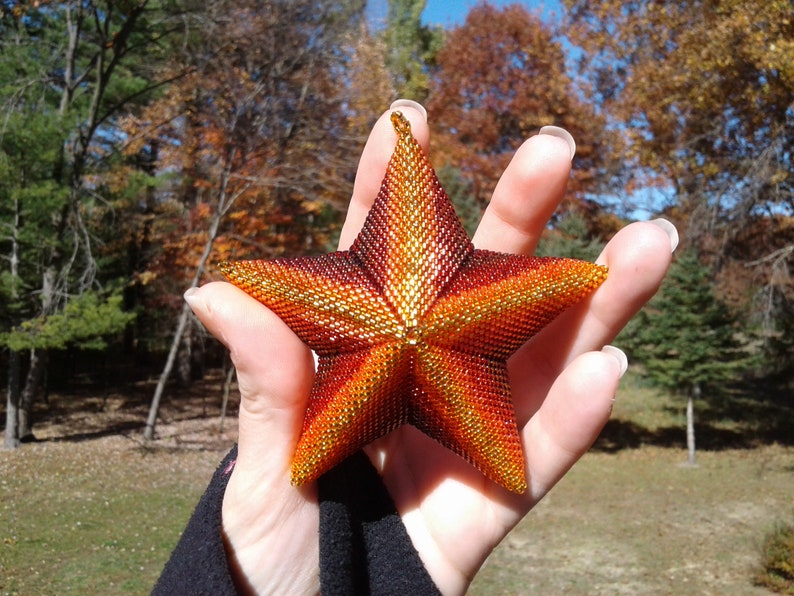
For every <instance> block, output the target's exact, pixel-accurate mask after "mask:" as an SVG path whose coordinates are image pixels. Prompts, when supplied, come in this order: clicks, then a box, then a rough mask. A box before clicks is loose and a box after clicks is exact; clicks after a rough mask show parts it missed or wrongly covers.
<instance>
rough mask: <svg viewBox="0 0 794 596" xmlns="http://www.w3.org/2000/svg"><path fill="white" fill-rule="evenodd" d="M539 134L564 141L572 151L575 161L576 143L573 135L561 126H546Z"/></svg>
mask: <svg viewBox="0 0 794 596" xmlns="http://www.w3.org/2000/svg"><path fill="white" fill-rule="evenodd" d="M538 134H540V135H549V136H550V137H557V138H558V139H562V140H563V141H565V142H566V143H568V147H569V148H570V150H571V159H573V157H574V155H576V141H574V139H573V135H572V134H571V133H569V132H568V131H567V130H565V129H564V128H560V127H559V126H544V127H543V128H541V129H540V131H539V132H538Z"/></svg>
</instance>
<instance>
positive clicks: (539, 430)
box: [188, 104, 671, 593]
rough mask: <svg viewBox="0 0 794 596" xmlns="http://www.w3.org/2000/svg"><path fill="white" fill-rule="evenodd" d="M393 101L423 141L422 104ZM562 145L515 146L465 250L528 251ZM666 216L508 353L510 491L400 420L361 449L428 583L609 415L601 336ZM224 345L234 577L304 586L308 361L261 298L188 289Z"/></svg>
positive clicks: (652, 284) (625, 304) (538, 487)
mask: <svg viewBox="0 0 794 596" xmlns="http://www.w3.org/2000/svg"><path fill="white" fill-rule="evenodd" d="M400 110H401V111H402V112H403V113H404V115H405V116H406V117H407V118H408V119H409V120H410V121H411V125H412V132H413V134H414V136H415V137H416V138H417V140H419V142H420V143H421V144H422V145H424V146H425V147H426V146H427V140H428V127H427V123H426V121H425V117H424V113H423V111H422V110H421V108H418V107H412V106H411V105H410V104H402V105H400ZM388 113H389V112H387V114H386V115H385V117H381V118H380V120H379V121H378V123H377V124H376V126H375V128H374V130H373V133H372V135H371V137H370V140H369V141H368V143H367V146H366V148H365V150H364V153H363V155H362V159H361V163H360V165H359V171H358V176H357V178H356V185H355V188H354V192H353V198H352V201H351V205H350V209H349V212H348V217H347V221H346V223H345V227H344V229H343V232H342V236H341V240H340V248H342V249H344V248H347V247H348V246H349V245H350V244H351V243H352V241H353V239H354V238H355V236H356V234H357V233H358V230H359V229H360V228H361V225H362V224H363V221H364V218H365V217H366V214H367V212H368V210H369V208H370V206H371V204H372V201H373V199H374V197H375V196H376V195H377V192H378V189H379V188H380V183H381V180H382V177H383V172H384V171H385V169H386V163H387V162H388V160H389V158H390V156H391V152H392V150H393V148H394V141H395V137H394V132H393V130H392V127H391V124H390V122H389V119H388ZM570 159H571V146H570V145H569V144H568V143H567V142H566V141H564V140H563V139H561V138H559V137H558V136H554V135H549V134H541V135H538V136H536V137H533V138H532V139H530V140H529V141H527V142H526V143H525V144H524V145H523V146H522V147H521V148H520V149H519V151H518V152H517V154H516V156H515V158H514V159H513V161H512V163H511V164H510V166H509V167H508V169H507V170H506V171H505V174H504V176H503V177H502V179H501V181H500V183H499V185H498V186H497V188H496V190H495V192H494V196H493V199H492V201H491V203H490V205H489V208H488V210H487V212H486V214H485V216H484V217H483V221H482V222H481V224H480V227H479V229H478V231H477V234H476V235H475V238H474V243H475V245H476V246H477V248H485V249H490V250H496V251H501V252H512V253H521V254H528V253H531V252H532V251H533V250H534V248H535V245H536V244H537V240H538V238H539V236H540V234H541V232H542V230H543V228H544V226H545V224H546V221H547V220H548V218H549V217H550V215H551V213H552V212H553V211H554V209H555V208H556V206H557V204H558V203H559V201H560V200H561V199H562V196H563V194H564V191H565V187H566V184H567V179H568V176H569V172H570ZM666 229H668V228H666V226H664V225H653V224H648V223H645V224H641V223H640V224H632V225H630V226H628V227H627V228H625V229H624V230H622V231H621V232H620V233H618V234H617V235H616V236H615V238H613V239H612V241H611V242H610V243H609V244H608V245H607V247H606V249H605V250H604V253H603V254H602V255H601V257H599V262H600V263H602V264H606V265H608V266H609V277H608V279H607V280H606V282H605V283H604V284H603V285H602V287H601V288H599V289H598V290H597V291H596V293H595V294H594V295H593V296H592V298H591V299H590V300H587V301H585V302H582V303H580V304H578V305H577V306H575V307H573V308H571V309H570V310H568V311H566V312H565V313H564V314H563V315H562V316H560V317H559V318H558V319H557V320H555V321H554V322H553V323H552V324H551V325H549V326H548V327H547V328H546V329H544V330H543V331H542V332H541V333H540V334H538V335H537V336H536V337H535V338H533V339H532V341H530V342H529V343H528V344H526V345H525V346H524V347H523V348H522V349H521V350H519V352H517V353H516V354H515V355H514V356H513V357H512V358H511V360H510V362H509V369H510V378H511V385H512V391H513V399H514V404H515V409H516V414H517V419H518V426H519V429H520V432H521V438H522V441H523V446H524V451H525V454H526V458H527V478H528V482H529V490H528V491H527V493H526V494H524V495H515V494H512V493H509V492H507V491H506V490H505V489H503V488H501V487H499V486H497V485H496V484H493V483H492V482H490V481H489V480H487V479H485V477H483V476H482V474H481V473H480V472H479V471H477V470H476V469H475V468H474V467H472V466H471V465H470V464H468V463H467V462H465V461H464V460H462V459H461V458H460V457H458V456H457V455H455V454H453V453H452V452H450V451H448V450H447V449H445V448H443V447H442V446H440V445H439V444H437V443H435V442H434V441H432V440H430V439H429V438H428V437H426V436H425V435H423V434H422V433H420V432H419V431H417V430H416V429H414V428H413V427H410V426H405V427H401V428H400V429H398V430H397V431H395V432H393V433H391V434H390V435H388V436H387V437H384V438H383V439H381V440H379V441H376V442H375V443H373V444H372V445H370V446H369V447H368V448H367V452H368V453H369V454H370V457H371V459H372V461H373V463H374V464H375V465H376V467H377V469H378V470H379V472H380V473H381V475H382V476H383V479H384V482H385V484H386V486H387V488H388V489H389V492H390V493H391V495H392V497H393V499H394V501H395V504H396V506H397V509H398V511H399V512H400V514H401V516H402V519H403V522H404V524H405V526H406V528H407V530H408V533H409V535H410V536H411V539H412V541H413V543H414V545H415V547H416V548H417V550H418V552H419V555H420V557H421V558H422V560H423V562H424V563H425V566H426V568H427V570H428V572H429V573H430V575H431V577H432V578H433V580H434V581H435V582H436V584H437V585H438V587H439V589H441V591H442V592H444V593H462V592H463V591H465V589H466V587H467V586H468V583H469V582H470V580H471V578H472V577H473V576H474V574H475V573H476V571H477V570H478V569H479V567H480V566H481V565H482V562H483V561H484V560H485V557H487V555H488V553H489V552H490V551H491V550H492V549H493V547H494V546H495V545H496V544H498V542H499V541H500V540H501V539H502V538H503V537H504V536H505V534H506V533H507V532H508V531H509V530H510V528H512V527H513V526H514V525H515V524H516V523H517V522H518V521H519V520H520V519H521V518H522V517H523V516H524V515H525V514H526V512H527V511H529V510H530V509H531V508H532V507H533V506H534V505H535V504H536V503H537V502H538V501H539V500H540V498H541V497H542V496H543V495H544V494H545V493H546V492H548V490H549V489H550V488H551V487H552V486H553V485H554V484H555V483H556V482H557V481H558V480H559V479H560V478H561V477H562V475H563V474H564V473H565V472H566V471H567V470H568V469H569V468H570V467H571V465H573V463H574V462H575V461H576V460H577V459H578V458H579V457H580V456H581V455H582V453H584V452H585V451H586V450H587V449H588V448H589V446H590V445H591V444H592V442H593V441H594V440H595V438H596V436H597V435H598V433H599V432H600V430H601V428H602V427H603V425H604V423H605V422H606V420H607V418H608V416H609V412H610V409H611V403H612V399H613V397H614V394H615V390H616V388H617V383H618V380H619V378H620V376H621V374H622V372H623V370H624V369H625V357H624V356H623V355H622V353H621V352H619V351H617V350H615V349H612V348H606V349H604V350H602V347H603V346H604V345H605V344H606V343H608V342H609V341H611V339H612V338H613V337H614V336H615V335H616V334H617V332H618V331H619V330H620V329H621V328H622V326H623V325H624V324H625V323H626V322H627V321H628V319H629V318H630V317H631V316H632V315H633V314H634V313H635V312H636V311H637V310H638V309H639V308H640V307H641V306H642V304H644V302H645V301H646V300H647V299H649V298H650V296H651V295H653V293H654V292H655V291H656V288H657V287H658V285H659V283H660V282H661V279H662V278H663V276H664V273H665V271H666V269H667V266H668V265H669V261H670V253H671V250H670V248H671V239H670V237H669V236H668V235H667V234H666V233H665V230H666ZM188 300H189V302H190V304H191V306H192V307H193V309H194V312H196V315H197V316H198V317H199V318H200V319H201V320H202V322H203V323H204V324H205V325H206V326H207V328H208V329H209V330H210V331H211V332H212V333H213V334H214V335H216V337H218V338H219V339H220V340H221V341H223V342H224V343H225V344H226V345H227V346H228V347H229V349H230V351H231V354H232V358H233V361H234V363H235V366H236V368H237V373H238V382H239V386H240V392H241V395H242V402H241V406H240V420H239V424H240V432H239V451H238V460H237V464H236V467H235V470H234V472H233V473H232V476H231V479H230V481H229V485H228V487H227V490H226V495H225V497H224V508H223V524H224V533H225V536H226V540H227V546H228V551H229V554H230V561H231V563H232V565H234V566H236V567H237V569H236V571H237V576H238V579H239V578H244V580H245V582H247V583H248V585H249V587H251V588H253V589H254V590H255V591H257V592H273V591H289V592H291V593H292V592H295V593H299V592H316V591H317V589H318V550H317V549H318V546H317V531H318V510H317V507H318V506H317V496H316V488H315V486H314V485H313V484H310V485H307V486H305V487H300V488H296V487H293V486H292V485H290V483H289V468H290V463H291V458H292V453H293V451H294V448H295V445H296V443H297V439H298V436H299V434H300V429H301V424H302V420H303V414H304V411H305V409H306V403H307V399H308V394H309V389H310V387H311V383H312V380H313V363H312V360H311V356H310V353H309V351H308V349H307V348H306V347H305V346H304V345H303V344H302V343H301V342H300V341H299V340H298V338H297V337H296V336H295V335H294V334H293V333H292V332H291V331H290V330H289V329H288V328H287V327H286V325H284V324H283V323H282V322H281V321H280V320H279V319H278V318H277V317H276V316H275V315H273V314H272V313H271V312H270V311H269V310H268V309H267V308H265V307H264V306H262V305H261V304H259V303H258V302H257V301H256V300H254V299H253V298H251V297H249V296H248V295H247V294H245V293H243V292H242V291H240V290H238V289H237V288H235V287H233V286H231V285H230V284H225V283H215V284H208V285H206V286H204V287H202V288H201V289H199V290H196V291H194V292H193V293H192V294H191V295H190V297H189V298H188Z"/></svg>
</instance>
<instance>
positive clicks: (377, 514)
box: [319, 451, 440, 596]
mask: <svg viewBox="0 0 794 596" xmlns="http://www.w3.org/2000/svg"><path fill="white" fill-rule="evenodd" d="M319 489H320V591H321V593H322V594H323V595H327V596H336V595H340V596H341V595H345V594H378V595H381V594H382V595H387V594H395V595H398V594H399V595H403V594H411V595H413V596H424V595H425V594H440V592H439V591H438V589H437V588H436V586H435V584H434V583H433V580H432V579H431V578H430V575H429V574H428V573H427V570H426V569H425V568H424V565H423V564H422V561H421V560H420V559H419V554H418V553H417V552H416V549H415V548H414V545H413V543H412V542H411V539H410V537H409V536H408V532H407V531H406V530H405V526H404V525H403V523H402V520H401V519H400V516H399V515H398V514H397V510H396V508H395V507H394V502H393V501H392V499H391V497H390V496H389V493H388V492H387V491H386V487H385V486H384V484H383V481H382V480H381V478H380V476H379V475H378V472H377V471H376V470H375V468H374V467H373V466H372V464H371V463H370V461H369V458H368V457H367V456H366V455H365V454H364V452H362V451H360V452H358V453H356V454H355V455H353V456H352V457H350V458H348V459H347V460H346V461H344V462H342V463H341V464H340V465H338V466H337V467H336V468H334V469H333V470H331V471H330V472H328V473H327V474H325V475H324V476H322V477H321V478H320V481H319Z"/></svg>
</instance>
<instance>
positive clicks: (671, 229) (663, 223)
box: [648, 217, 678, 252]
mask: <svg viewBox="0 0 794 596" xmlns="http://www.w3.org/2000/svg"><path fill="white" fill-rule="evenodd" d="M648 223H652V224H653V225H655V226H657V227H659V228H661V229H662V230H664V233H665V234H667V237H668V238H670V252H673V251H674V250H675V249H676V247H677V246H678V230H676V229H675V226H674V225H673V224H671V223H670V222H669V221H667V220H666V219H663V218H661V217H660V218H658V219H652V220H651V221H649V222H648Z"/></svg>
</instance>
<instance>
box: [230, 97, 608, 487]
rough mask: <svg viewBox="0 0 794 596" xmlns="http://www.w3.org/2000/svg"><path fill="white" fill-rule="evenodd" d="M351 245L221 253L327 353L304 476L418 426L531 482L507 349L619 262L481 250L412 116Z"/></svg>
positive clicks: (302, 445)
mask: <svg viewBox="0 0 794 596" xmlns="http://www.w3.org/2000/svg"><path fill="white" fill-rule="evenodd" d="M391 121H392V125H393V127H394V130H395V132H396V133H397V137H398V140H397V145H396V148H395V150H394V153H393V155H392V158H391V160H390V161H389V165H388V167H387V171H386V175H385V177H384V180H383V184H382V185H381V190H380V192H379V194H378V196H377V197H376V199H375V202H374V204H373V206H372V209H371V210H370V212H369V214H368V216H367V218H366V220H365V223H364V226H363V227H362V230H361V232H360V233H359V235H358V237H357V238H356V240H355V241H354V243H353V245H352V246H351V248H350V249H349V250H347V251H338V252H335V253H331V254H328V255H324V256H321V257H302V258H293V259H273V260H269V261H261V260H259V261H236V262H227V263H222V264H220V265H219V268H220V270H221V271H222V272H223V273H224V275H225V276H226V277H227V278H228V279H229V280H230V281H231V282H232V283H234V284H235V285H237V286H238V287H240V288H242V289H243V290H244V291H246V292H247V293H249V294H251V295H252V296H254V297H255V298H256V299H257V300H259V301H260V302H261V303H263V304H264V305H265V306H267V307H268V308H270V309H271V310H272V311H273V312H275V313H276V314H277V315H278V316H279V317H280V318H282V320H284V322H285V323H287V325H289V327H290V328H291V329H292V330H293V331H294V332H295V333H296V335H298V337H300V338H301V340H303V341H304V343H306V344H307V345H308V346H309V347H310V348H312V349H313V350H314V351H315V352H316V353H317V355H318V369H317V374H316V377H315V382H314V385H313V387H312V390H311V395H310V397H309V405H308V409H307V412H306V416H305V419H304V424H303V429H302V433H301V437H300V439H299V441H298V445H297V447H296V451H295V455H294V458H293V463H292V470H291V480H292V482H293V483H294V484H296V485H300V484H303V483H305V482H310V481H313V480H316V479H317V478H318V477H319V476H320V475H322V474H323V473H324V472H326V471H328V470H329V469H331V468H332V467H334V466H335V465H337V464H338V463H340V462H341V461H343V460H344V459H346V458H347V457H348V456H350V455H352V454H353V453H355V452H356V451H358V450H360V449H361V448H362V447H364V446H365V445H367V444H368V443H371V442H372V441H374V440H376V439H378V438H380V437H382V436H384V435H386V434H387V433H389V432H391V431H392V430H394V429H396V428H398V427H399V426H401V425H403V424H411V425H413V426H415V427H416V428H418V429H419V430H420V431H422V432H423V433H425V434H427V435H428V436H430V437H431V438H433V439H435V440H436V441H437V442H439V443H440V444H442V445H444V446H445V447H447V448H448V449H450V450H451V451H453V452H455V453H457V454H458V455H460V456H461V457H463V458H464V459H466V460H468V461H469V462H470V463H471V464H473V465H474V466H475V467H477V468H478V469H479V470H480V471H481V472H482V473H483V474H485V475H486V476H487V477H488V478H490V479H491V480H493V481H495V482H497V483H499V484H501V485H502V486H504V487H505V488H507V489H508V490H511V491H513V492H517V493H523V492H525V491H526V489H527V482H526V474H525V471H524V468H525V463H524V456H523V451H522V447H521V440H520V436H519V432H518V428H517V425H516V419H515V413H514V410H513V404H512V400H511V392H510V384H509V379H508V375H507V358H508V357H509V356H510V355H511V354H512V353H513V352H515V351H516V350H517V349H518V348H519V347H520V346H521V345H523V344H524V343H525V342H526V341H528V340H529V339H530V338H531V337H532V336H533V335H535V334H536V333H537V332H538V331H540V329H542V328H543V327H544V326H545V325H546V324H548V323H549V322H550V321H551V320H553V319H554V318H555V317H556V316H557V315H558V314H560V313H561V312H562V311H563V310H565V309H566V308H568V307H569V306H571V305H573V304H575V303H577V302H579V301H580V300H582V299H583V298H585V297H586V296H587V295H589V294H590V293H592V292H593V291H594V290H595V289H596V288H597V287H598V286H599V285H600V284H601V283H602V282H603V281H604V279H605V278H606V268H605V267H601V266H598V265H594V264H592V263H587V262H583V261H578V260H574V259H564V258H536V257H527V256H522V255H511V254H503V253H497V252H492V251H486V250H477V249H475V248H474V246H473V245H472V243H471V241H470V240H469V238H468V236H467V235H466V232H465V231H464V229H463V226H462V225H461V223H460V221H459V220H458V218H457V216H456V214H455V210H454V208H453V206H452V203H451V202H450V200H449V198H448V197H447V195H446V193H445V192H444V190H443V189H442V188H441V185H440V183H439V182H438V179H437V178H436V175H435V172H434V171H433V169H432V167H431V166H430V163H429V161H428V159H427V157H426V155H425V154H424V151H423V150H422V148H421V147H420V146H419V144H418V143H417V141H416V140H415V139H414V137H413V136H412V134H411V128H410V124H409V122H408V120H407V119H406V118H405V117H404V116H403V115H402V114H401V113H399V112H393V113H392V115H391Z"/></svg>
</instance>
